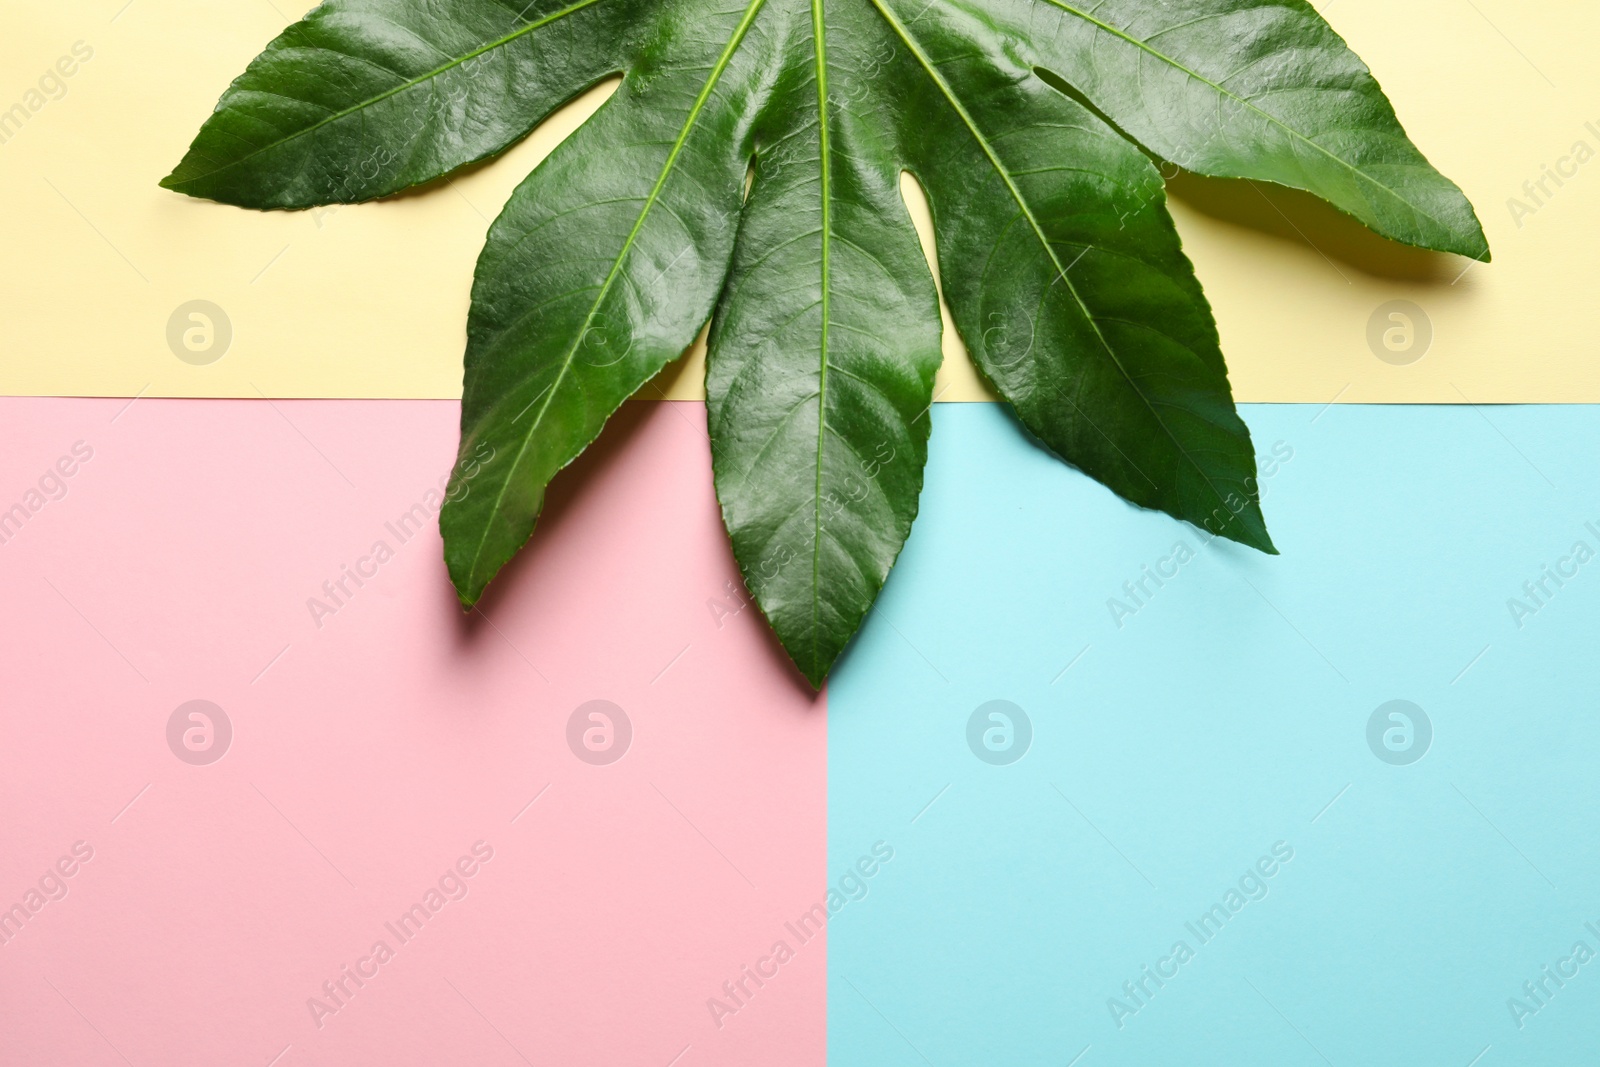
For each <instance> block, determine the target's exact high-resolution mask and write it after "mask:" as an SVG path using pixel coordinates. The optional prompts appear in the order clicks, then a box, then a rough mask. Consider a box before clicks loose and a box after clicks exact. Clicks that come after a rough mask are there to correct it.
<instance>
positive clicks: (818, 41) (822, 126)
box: [811, 0, 833, 673]
mask: <svg viewBox="0 0 1600 1067" xmlns="http://www.w3.org/2000/svg"><path fill="white" fill-rule="evenodd" d="M811 36H812V40H813V42H814V44H815V48H814V51H815V53H816V62H817V73H816V81H817V145H818V148H817V156H818V160H819V162H820V165H821V171H822V182H821V192H822V336H821V338H820V341H819V343H818V358H819V363H820V366H821V373H820V376H819V381H818V384H817V482H816V492H815V495H814V496H813V499H812V519H813V522H812V535H811V669H812V672H813V673H815V671H816V669H817V666H818V660H819V658H820V655H819V652H820V650H819V648H818V644H819V641H818V630H819V629H820V628H821V626H822V456H823V452H824V450H825V449H826V447H827V439H828V432H827V431H828V318H829V316H830V314H831V311H830V307H829V304H830V299H829V298H830V296H831V293H830V292H829V285H830V284H831V282H830V278H829V263H828V257H829V254H830V253H831V251H832V249H831V248H830V244H831V241H832V236H833V234H832V230H833V204H832V197H833V190H832V178H831V175H830V171H831V170H832V167H831V165H830V158H829V153H830V152H831V151H832V147H831V145H830V144H829V141H828V47H827V42H826V40H825V37H826V27H825V24H824V19H823V13H822V0H811Z"/></svg>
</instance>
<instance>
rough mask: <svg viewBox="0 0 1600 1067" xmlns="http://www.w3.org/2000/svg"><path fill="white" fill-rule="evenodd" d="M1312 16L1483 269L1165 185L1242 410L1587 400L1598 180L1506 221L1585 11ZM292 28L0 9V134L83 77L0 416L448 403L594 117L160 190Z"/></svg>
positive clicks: (671, 385)
mask: <svg viewBox="0 0 1600 1067" xmlns="http://www.w3.org/2000/svg"><path fill="white" fill-rule="evenodd" d="M1322 6H1323V7H1324V8H1325V9H1326V14H1327V17H1328V19H1329V21H1330V22H1332V24H1333V25H1334V27H1335V28H1336V29H1338V30H1339V32H1340V33H1342V34H1343V35H1344V36H1345V38H1346V39H1347V40H1348V41H1349V42H1350V44H1351V46H1352V47H1353V48H1355V50H1356V51H1357V52H1358V53H1360V54H1361V55H1362V57H1363V58H1364V59H1365V60H1366V61H1367V62H1368V64H1369V65H1370V66H1371V67H1372V68H1373V70H1374V72H1375V73H1376V74H1377V76H1378V78H1379V80H1380V81H1381V82H1382V83H1383V85H1384V87H1385V89H1386V90H1387V91H1388V93H1389V95H1390V98H1391V99H1392V100H1393V101H1394V103H1395V106H1396V109H1397V110H1398V111H1399V114H1400V117H1401V120H1402V122H1404V123H1405V125H1406V128H1407V130H1408V131H1409V132H1410V134H1411V135H1412V137H1413V139H1414V140H1415V141H1416V142H1417V143H1418V144H1419V145H1420V146H1421V147H1422V149H1423V151H1424V152H1425V153H1427V155H1428V156H1429V158H1430V159H1431V160H1432V161H1433V162H1434V164H1435V165H1436V166H1438V167H1439V168H1440V169H1441V170H1442V171H1444V172H1445V173H1446V174H1448V175H1450V176H1451V177H1452V178H1453V179H1454V180H1456V181H1457V183H1458V184H1460V185H1461V186H1462V188H1463V189H1464V190H1465V191H1466V192H1467V195H1468V196H1469V197H1470V198H1471V199H1472V201H1473V203H1474V204H1475V205H1476V206H1477V208H1478V212H1479V215H1480V217H1481V218H1482V219H1483V222H1484V226H1485V229H1486V230H1487V232H1488V234H1489V240H1490V244H1491V245H1492V247H1493V251H1494V262H1493V263H1491V264H1487V265H1471V264H1470V263H1469V261H1466V260H1461V259H1457V258H1455V257H1450V256H1440V255H1434V254H1431V253H1422V252H1416V251H1414V250H1410V249H1405V248H1401V247H1398V246H1395V245H1391V244H1388V243H1386V242H1383V241H1381V240H1378V239H1377V238H1374V237H1372V236H1371V235H1369V234H1367V233H1366V232H1365V231H1364V230H1362V229H1361V228H1360V227H1359V226H1357V225H1356V224H1354V223H1352V222H1350V221H1349V220H1347V219H1345V218H1344V217H1343V216H1340V215H1339V214H1337V213H1336V212H1334V211H1332V210H1331V209H1328V208H1326V207H1324V206H1322V205H1321V204H1319V203H1317V202H1316V201H1314V200H1312V199H1311V198H1310V197H1307V196H1303V195H1299V194H1294V193H1290V192H1287V191H1284V190H1278V189H1274V188H1271V187H1265V186H1257V185H1253V184H1249V183H1240V182H1219V181H1213V180H1206V179H1199V178H1194V177H1190V176H1179V177H1178V178H1176V179H1175V181H1174V182H1173V183H1172V185H1171V192H1172V194H1173V212H1174V215H1175V216H1176V218H1177V221H1178V227H1179V229H1180V231H1181V232H1182V235H1183V239H1184V244H1185V248H1186V249H1187V251H1188V253H1189V255H1190V257H1191V258H1192V259H1193V260H1194V262H1195V266H1196V269H1197V270H1198V272H1199V275H1200V279H1201V281H1202V283H1203V284H1204V286H1205V289H1206V292H1207V294H1208V295H1209V297H1210V299H1211V301H1212V304H1213V306H1214V307H1215V309H1216V314H1217V319H1218V323H1219V327H1220V329H1221V333H1222V341H1223V349H1224V351H1225V352H1226V353H1227V357H1228V364H1229V367H1230V368H1231V374H1232V379H1233V383H1234V391H1235V394H1236V396H1237V397H1238V398H1239V399H1240V400H1241V401H1269V402H1270V401H1277V402H1317V403H1325V402H1329V401H1332V400H1338V401H1339V402H1435V403H1460V402H1463V401H1466V400H1470V401H1472V402H1475V403H1477V402H1600V358H1597V355H1600V346H1597V345H1596V344H1595V343H1594V340H1593V334H1594V331H1595V326H1596V323H1597V316H1596V314H1595V312H1594V307H1595V300H1594V297H1593V295H1592V293H1593V288H1594V284H1595V279H1596V278H1597V277H1600V244H1597V241H1596V236H1597V234H1600V159H1596V160H1595V161H1593V162H1590V163H1589V164H1588V165H1587V166H1584V167H1582V168H1580V169H1579V170H1578V172H1577V174H1576V176H1575V177H1571V178H1568V179H1566V180H1565V184H1564V185H1562V186H1561V187H1560V188H1559V189H1558V188H1556V187H1555V186H1554V184H1553V183H1549V182H1547V189H1549V190H1551V191H1553V193H1554V195H1553V196H1550V197H1548V198H1546V202H1545V203H1544V204H1543V205H1542V206H1538V207H1537V209H1536V210H1535V211H1534V212H1533V213H1532V214H1529V215H1526V216H1525V217H1524V218H1522V219H1521V220H1520V225H1519V224H1518V221H1517V220H1514V218H1513V215H1512V212H1511V211H1510V209H1509V207H1508V204H1507V201H1508V199H1509V198H1511V197H1522V198H1524V200H1526V194H1525V193H1524V192H1523V183H1524V182H1527V181H1532V180H1538V179H1539V178H1540V177H1541V175H1542V173H1543V170H1542V168H1543V167H1544V166H1546V165H1550V166H1554V165H1555V164H1557V162H1558V161H1559V160H1560V159H1561V157H1563V156H1566V155H1568V153H1569V152H1570V151H1571V149H1572V146H1573V145H1574V143H1575V142H1577V141H1580V140H1582V141H1586V142H1587V143H1588V144H1589V145H1590V146H1591V147H1592V148H1593V149H1594V150H1596V151H1600V69H1597V66H1596V64H1595V62H1594V47H1593V42H1594V41H1596V40H1597V39H1600V12H1597V9H1596V8H1595V6H1594V5H1592V4H1587V3H1580V2H1578V0H1557V2H1547V3H1543V4H1526V3H1513V2H1511V0H1408V2H1407V3H1405V4H1395V3H1390V2H1382V0H1333V2H1331V3H1327V4H1324V5H1322ZM308 8H309V5H307V4H299V5H292V4H290V3H288V2H286V0H276V2H274V0H234V2H232V3H229V4H217V3H214V2H210V3H201V2H199V0H132V2H131V3H128V2H126V0H87V2H85V3H81V4H48V5H46V4H41V5H28V6H26V7H21V8H16V9H14V10H13V11H11V12H10V13H8V16H7V24H8V25H7V31H6V33H5V34H4V36H3V37H0V110H4V109H6V108H9V107H10V106H11V105H12V104H14V103H19V102H22V103H24V104H26V102H27V101H28V99H29V97H28V96H27V94H28V92H29V91H30V90H31V89H37V88H38V82H39V79H40V77H41V76H43V75H44V74H45V73H46V72H47V71H50V70H52V69H54V67H55V64H56V63H57V61H58V60H59V59H60V58H61V57H63V56H68V55H70V54H71V51H72V47H73V45H74V44H75V43H76V42H79V41H81V42H84V44H85V45H87V46H88V47H91V48H92V49H93V50H94V55H93V58H92V59H90V60H89V61H87V62H84V63H82V64H81V65H79V66H78V68H77V69H76V71H75V72H74V73H73V74H72V76H71V77H68V78H63V79H62V84H63V85H64V90H65V91H64V95H61V96H60V98H59V99H52V98H49V97H48V96H46V97H45V99H46V103H45V104H44V106H43V107H41V108H40V109H39V110H38V111H37V112H36V113H30V115H29V117H28V119H27V121H26V122H25V123H24V124H23V125H22V126H21V127H20V129H17V130H15V131H14V132H13V131H10V130H8V131H7V132H8V133H10V136H9V139H6V140H4V143H0V204H3V205H4V210H3V216H0V247H3V248H4V255H3V257H0V294H3V297H0V308H3V309H4V312H3V313H4V332H3V334H0V336H3V337H4V342H3V346H0V393H4V394H19V395H99V396H133V395H137V394H140V393H143V394H144V395H157V396H163V395H164V396H245V397H250V396H258V395H266V396H274V397H314V396H338V397H455V396H458V395H459V394H460V386H461V350H462V344H463V336H464V323H465V318H466V309H467V299H468V292H469V287H470V283H471V275H472V267H473V263H474V261H475V259H476V257H477V253H478V249H479V247H480V245H481V244H482V241H483V237H484V233H485V231H486V230H487V228H488V225H489V221H490V220H491V219H493V218H494V216H495V214H496V213H497V212H498V211H499V209H500V206H501V205H502V204H503V203H504V201H505V199H506V197H507V196H509V195H510V193H511V190H512V189H513V188H514V187H515V186H516V184H517V183H518V182H519V181H520V180H521V179H522V178H523V177H524V176H525V175H526V174H527V172H528V171H529V170H530V169H531V168H532V167H533V166H534V165H535V164H536V163H537V162H538V161H539V160H540V159H542V158H543V157H544V155H545V153H547V152H548V151H549V149H550V148H551V147H553V146H554V145H555V144H556V143H558V142H559V140H560V138H561V137H563V136H565V135H566V134H567V133H569V132H571V130H572V129H573V128H575V126H576V124H577V123H578V122H579V121H581V119H582V118H583V117H584V116H585V115H586V114H588V113H591V112H592V110H593V108H594V107H596V106H598V105H599V103H600V102H601V101H602V100H603V98H604V95H605V93H604V91H597V92H595V93H591V94H590V95H589V96H588V97H586V98H584V99H583V100H580V101H578V102H577V103H575V104H574V105H572V106H570V107H569V108H567V109H566V110H564V111H563V112H562V113H560V114H559V115H557V116H556V117H555V118H553V119H552V120H551V121H550V122H549V123H547V124H546V125H545V126H544V127H543V128H541V129H540V130H539V131H537V132H536V133H535V134H534V135H533V136H532V137H531V138H529V139H528V140H527V141H525V142H523V143H522V144H520V145H518V146H516V147H515V148H514V149H512V150H511V151H510V152H508V153H507V154H506V155H505V156H504V157H502V158H501V159H499V160H497V161H495V162H493V163H491V164H489V165H487V166H483V167H480V168H477V169H475V170H473V171H471V172H470V173H467V174H464V175H461V176H459V177H457V178H454V179H452V180H451V181H449V182H447V183H439V184H438V185H437V186H436V187H434V188H431V189H429V190H427V191H425V192H421V193H416V194H408V195H405V196H401V197H398V198H396V199H394V200H391V201H387V202H383V203H377V204H368V205H361V206H358V207H342V208H334V209H324V210H321V211H311V212H299V213H281V212H276V213H257V212H250V211H243V210H239V209H235V208H230V207H223V206H219V205H215V204H210V203H204V202H200V201H195V200H190V199H188V198H186V197H182V196H179V195H177V194H175V193H171V192H167V191H165V190H162V189H160V188H158V187H157V185H156V182H157V181H158V180H159V179H160V178H161V176H162V175H164V174H165V173H166V172H167V171H168V170H169V169H170V168H171V166H172V164H173V163H175V162H176V161H177V160H178V159H179V158H180V157H181V155H182V154H183V151H184V149H185V148H186V147H187V145H188V143H189V140H190V138H191V137H192V136H193V134H194V132H195V130H196V128H197V127H198V126H199V124H200V122H201V121H202V120H203V119H204V118H205V116H206V115H207V114H208V113H209V112H210V109H211V107H212V106H213V104H214V103H215V101H216V98H217V96H218V95H219V94H220V93H221V92H222V90H223V89H224V88H225V87H226V85H227V84H228V82H229V81H230V80H231V79H232V78H233V77H234V76H235V75H237V74H238V73H239V72H240V71H241V70H242V69H243V68H244V66H245V64H246V63H247V62H248V61H249V60H250V59H251V58H252V57H253V56H254V55H255V54H256V53H257V52H259V51H260V49H261V48H262V46H263V45H265V43H266V42H267V41H268V40H269V39H271V37H272V36H274V35H275V34H276V33H277V32H278V31H279V30H281V29H282V28H283V26H284V25H285V24H286V23H287V22H288V21H291V20H292V19H293V18H295V17H298V16H299V15H300V14H301V13H303V11H304V10H307V9H308ZM68 66H71V64H68ZM52 88H53V86H52ZM1589 122H1593V123H1594V126H1595V128H1594V129H1593V130H1590V129H1588V128H1586V125H1585V124H1586V123H1589ZM1568 169H1569V170H1570V169H1571V167H1570V166H1568ZM911 199H912V201H913V204H914V206H915V202H916V199H917V197H916V193H915V190H913V191H912V197H911ZM1529 203H1530V204H1531V201H1529ZM920 221H921V222H922V223H923V224H924V225H923V229H924V237H925V243H926V239H927V238H928V234H927V229H926V225H925V224H926V218H925V216H924V217H923V218H922V219H921V220H920ZM1463 272H1464V273H1463ZM195 299H204V300H209V301H211V302H213V303H215V304H216V305H218V306H219V307H221V308H222V309H223V310H224V312H225V313H226V315H227V316H228V319H229V321H230V323H231V326H232V331H233V339H232V342H231V346H230V347H229V349H228V351H227V353H226V355H225V356H223V357H222V358H221V359H219V360H218V361H216V362H214V363H211V364H209V365H204V366H194V365H191V364H189V363H186V362H183V361H182V360H180V359H178V358H176V357H175V356H174V354H173V352H172V351H171V350H170V349H169V346H168V342H167V324H168V319H169V317H170V316H171V315H172V313H173V311H174V309H176V308H177V307H179V305H181V304H184V303H185V302H187V301H190V300H195ZM1394 299H1406V300H1410V301H1413V302H1414V303H1415V304H1416V305H1418V306H1419V307H1421V308H1422V309H1423V311H1424V312H1425V314H1426V315H1427V317H1428V319H1429V321H1430V322H1431V325H1432V333H1433V340H1432V344H1431V347H1430V348H1429V350H1428V351H1427V354H1426V355H1425V356H1423V357H1422V358H1421V359H1419V360H1417V361H1416V362H1414V363H1411V364H1409V365H1403V366H1397V365H1392V364H1391V363H1388V362H1384V361H1383V360H1380V359H1378V358H1377V357H1376V356H1375V355H1374V353H1373V352H1372V350H1371V349H1370V348H1369V345H1368V341H1367V332H1368V320H1369V319H1370V318H1371V316H1372V314H1373V312H1374V310H1375V309H1376V308H1377V307H1378V306H1379V305H1381V304H1383V303H1385V302H1386V301H1390V300H1394ZM945 349H946V354H947V359H946V366H945V368H944V369H943V370H942V371H941V374H940V382H939V386H938V388H939V390H940V392H939V397H940V399H942V400H973V399H985V398H987V397H988V394H987V393H986V392H985V390H984V389H983V387H982V386H981V384H980V383H979V381H978V379H977V376H976V374H975V373H974V372H973V370H972V368H971V365H970V363H969V362H967V360H966V357H965V354H964V352H963V350H962V348H961V345H960V342H959V340H958V339H957V338H956V337H955V335H954V332H953V331H952V330H951V329H950V327H949V321H948V318H947V319H946V339H945ZM700 359H701V353H698V352H692V353H691V354H690V356H689V358H687V359H685V360H684V361H681V362H680V363H679V364H677V365H675V366H674V367H673V368H671V369H669V370H668V371H667V372H666V374H664V375H663V377H662V379H661V380H660V381H658V382H657V383H654V384H653V385H652V386H651V388H650V389H649V390H648V392H651V393H654V394H658V395H668V396H672V397H674V398H695V397H698V396H700V395H702V393H701V386H700V363H699V360H700Z"/></svg>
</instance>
